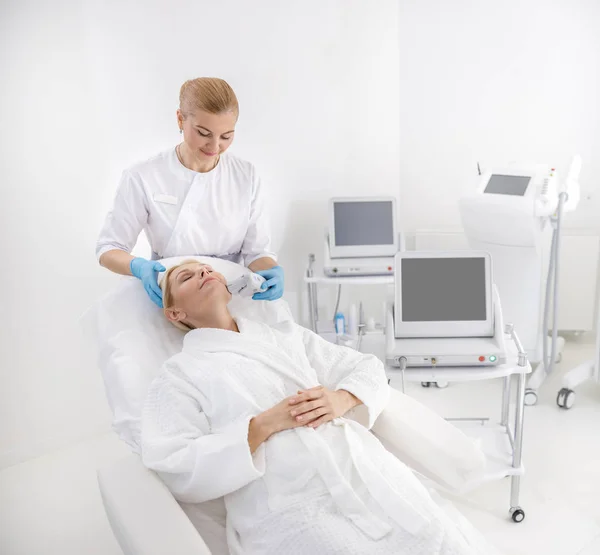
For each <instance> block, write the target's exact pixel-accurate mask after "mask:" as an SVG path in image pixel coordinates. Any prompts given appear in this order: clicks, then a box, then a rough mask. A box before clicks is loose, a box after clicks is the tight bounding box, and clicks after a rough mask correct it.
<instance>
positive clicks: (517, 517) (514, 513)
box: [510, 507, 525, 522]
mask: <svg viewBox="0 0 600 555" xmlns="http://www.w3.org/2000/svg"><path fill="white" fill-rule="evenodd" d="M510 516H511V518H512V519H513V522H523V521H524V520H525V511H524V510H523V509H521V507H516V508H514V509H511V510H510Z"/></svg>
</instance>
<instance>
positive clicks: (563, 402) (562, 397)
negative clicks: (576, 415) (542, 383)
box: [556, 387, 575, 410]
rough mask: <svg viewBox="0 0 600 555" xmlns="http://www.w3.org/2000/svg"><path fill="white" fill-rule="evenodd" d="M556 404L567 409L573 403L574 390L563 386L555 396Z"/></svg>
mask: <svg viewBox="0 0 600 555" xmlns="http://www.w3.org/2000/svg"><path fill="white" fill-rule="evenodd" d="M556 404H557V405H558V406H559V407H560V408H561V409H565V410H569V409H570V408H571V407H572V406H573V405H574V404H575V392H574V391H573V390H572V389H567V388H566V387H563V388H562V389H561V390H560V391H559V392H558V395H557V396H556Z"/></svg>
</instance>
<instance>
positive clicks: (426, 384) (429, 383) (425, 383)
mask: <svg viewBox="0 0 600 555" xmlns="http://www.w3.org/2000/svg"><path fill="white" fill-rule="evenodd" d="M421 387H431V382H421Z"/></svg>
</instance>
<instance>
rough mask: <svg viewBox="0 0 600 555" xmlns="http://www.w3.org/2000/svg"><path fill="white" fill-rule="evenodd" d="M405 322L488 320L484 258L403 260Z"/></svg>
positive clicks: (403, 313) (403, 311) (403, 314)
mask: <svg viewBox="0 0 600 555" xmlns="http://www.w3.org/2000/svg"><path fill="white" fill-rule="evenodd" d="M401 286H402V321H403V322H463V321H485V320H486V319H487V310H486V294H485V292H486V277H485V258H404V259H402V284H401Z"/></svg>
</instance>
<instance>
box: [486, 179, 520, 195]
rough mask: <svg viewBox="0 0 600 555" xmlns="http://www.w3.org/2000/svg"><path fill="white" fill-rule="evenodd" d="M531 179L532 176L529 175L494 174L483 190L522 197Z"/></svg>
mask: <svg viewBox="0 0 600 555" xmlns="http://www.w3.org/2000/svg"><path fill="white" fill-rule="evenodd" d="M530 181H531V177H530V176H528V175H492V177H490V180H489V181H488V184H487V186H486V188H485V190H484V191H483V192H484V193H492V194H496V195H515V196H519V197H522V196H523V195H524V194H525V191H527V187H528V185H529V182H530Z"/></svg>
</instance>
